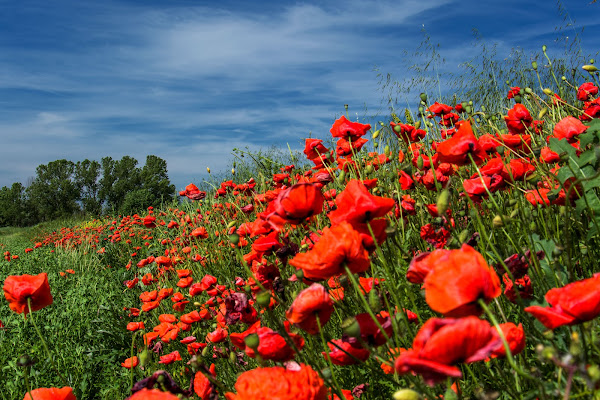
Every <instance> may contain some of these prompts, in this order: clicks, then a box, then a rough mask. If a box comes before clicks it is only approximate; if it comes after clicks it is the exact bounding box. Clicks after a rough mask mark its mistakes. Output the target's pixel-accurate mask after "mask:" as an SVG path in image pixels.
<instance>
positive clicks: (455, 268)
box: [424, 244, 501, 317]
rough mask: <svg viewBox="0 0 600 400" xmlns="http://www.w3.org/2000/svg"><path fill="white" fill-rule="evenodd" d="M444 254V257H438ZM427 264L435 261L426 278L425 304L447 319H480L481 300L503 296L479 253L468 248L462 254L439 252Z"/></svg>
mask: <svg viewBox="0 0 600 400" xmlns="http://www.w3.org/2000/svg"><path fill="white" fill-rule="evenodd" d="M438 251H443V253H441V254H440V255H436V254H435V253H436V252H438ZM426 260H427V261H426V262H431V263H433V261H435V262H434V263H433V265H434V266H433V268H432V269H431V272H429V274H428V275H427V276H426V277H425V280H424V282H425V286H424V287H425V301H427V304H428V305H429V307H431V308H432V309H433V310H434V311H437V312H439V313H441V314H443V315H444V316H445V317H462V316H467V315H479V314H480V313H481V309H480V306H479V304H478V300H479V299H484V300H485V301H486V302H489V301H491V300H492V299H493V298H495V297H498V296H500V294H501V288H500V279H499V278H498V275H497V274H496V271H494V269H493V268H491V267H490V266H488V264H487V262H486V261H485V259H484V258H483V256H482V255H481V254H479V252H477V250H475V249H473V248H472V247H471V246H469V245H467V244H463V246H462V247H461V248H460V249H458V250H436V251H434V252H433V253H432V256H430V257H428V258H426Z"/></svg>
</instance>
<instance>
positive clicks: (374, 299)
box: [369, 290, 381, 313]
mask: <svg viewBox="0 0 600 400" xmlns="http://www.w3.org/2000/svg"><path fill="white" fill-rule="evenodd" d="M369 308H371V310H372V311H373V312H374V313H378V312H379V311H380V310H381V299H379V295H377V291H375V290H371V291H370V292H369Z"/></svg>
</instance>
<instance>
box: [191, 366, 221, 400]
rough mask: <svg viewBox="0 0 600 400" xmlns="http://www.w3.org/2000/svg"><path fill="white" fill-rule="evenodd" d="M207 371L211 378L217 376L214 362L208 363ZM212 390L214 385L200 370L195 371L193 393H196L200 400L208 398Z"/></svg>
mask: <svg viewBox="0 0 600 400" xmlns="http://www.w3.org/2000/svg"><path fill="white" fill-rule="evenodd" d="M208 373H210V374H211V375H212V377H213V378H216V377H217V371H216V368H215V364H211V365H210V368H209V370H208ZM214 391H215V388H214V385H213V384H212V383H211V382H210V380H209V379H208V378H207V377H206V376H205V375H204V374H203V373H202V372H200V371H198V372H196V375H194V393H196V395H197V396H198V397H200V399H201V400H208V398H209V397H210V395H211V394H212V393H213V392H214Z"/></svg>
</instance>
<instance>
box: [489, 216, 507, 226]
mask: <svg viewBox="0 0 600 400" xmlns="http://www.w3.org/2000/svg"><path fill="white" fill-rule="evenodd" d="M492 225H493V226H494V228H501V227H503V226H504V221H503V220H502V217H501V216H500V215H496V216H495V217H494V219H493V220H492Z"/></svg>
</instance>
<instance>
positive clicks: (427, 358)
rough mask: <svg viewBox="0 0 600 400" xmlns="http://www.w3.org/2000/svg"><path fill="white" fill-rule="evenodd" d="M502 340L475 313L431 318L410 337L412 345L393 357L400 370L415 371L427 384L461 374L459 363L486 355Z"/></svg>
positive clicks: (404, 371) (472, 360)
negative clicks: (465, 315) (464, 315)
mask: <svg viewBox="0 0 600 400" xmlns="http://www.w3.org/2000/svg"><path fill="white" fill-rule="evenodd" d="M501 343H502V340H501V339H500V336H499V335H498V332H497V331H496V329H495V328H494V327H493V326H491V325H490V324H489V322H487V321H483V320H480V319H479V318H477V317H465V318H460V319H453V318H445V319H442V318H432V319H430V320H428V321H427V322H425V324H423V326H422V327H421V329H420V330H419V332H418V333H417V336H416V337H415V339H414V341H413V348H412V349H410V350H407V351H405V352H402V353H401V354H400V356H399V357H398V358H397V359H396V362H395V368H396V371H398V373H399V374H401V375H402V374H406V373H409V372H413V373H417V374H419V375H421V376H423V378H424V379H425V382H427V383H428V384H429V385H433V384H435V383H437V382H439V381H442V380H444V379H446V377H454V378H460V377H461V376H462V374H461V372H460V369H458V368H457V367H456V366H455V365H456V364H458V363H472V362H476V361H481V360H484V359H485V358H487V357H488V356H489V355H490V354H491V353H492V351H494V349H496V348H497V347H498V345H499V344H501Z"/></svg>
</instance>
